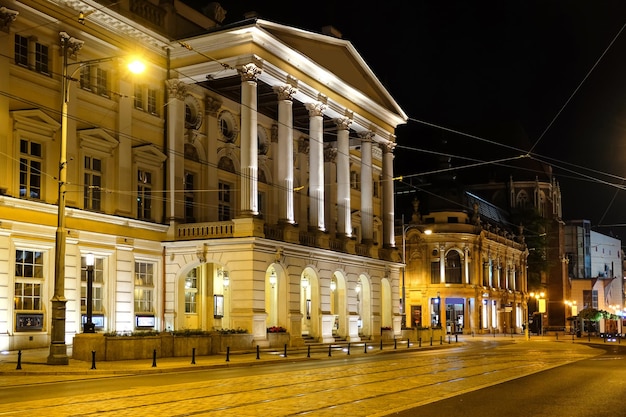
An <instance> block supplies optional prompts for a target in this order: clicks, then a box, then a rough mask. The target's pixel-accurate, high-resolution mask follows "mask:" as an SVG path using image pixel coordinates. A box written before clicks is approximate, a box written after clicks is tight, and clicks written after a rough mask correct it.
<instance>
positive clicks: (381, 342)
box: [380, 339, 383, 350]
mask: <svg viewBox="0 0 626 417" xmlns="http://www.w3.org/2000/svg"><path fill="white" fill-rule="evenodd" d="M380 350H383V339H380Z"/></svg>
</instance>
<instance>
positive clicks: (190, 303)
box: [185, 269, 198, 314]
mask: <svg viewBox="0 0 626 417" xmlns="http://www.w3.org/2000/svg"><path fill="white" fill-rule="evenodd" d="M197 295H198V280H197V278H196V270H195V269H193V270H191V272H189V274H187V276H186V277H185V313H188V314H194V313H196V311H197V304H196V296H197Z"/></svg>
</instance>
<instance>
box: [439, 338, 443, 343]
mask: <svg viewBox="0 0 626 417" xmlns="http://www.w3.org/2000/svg"><path fill="white" fill-rule="evenodd" d="M439 344H440V345H443V336H439Z"/></svg>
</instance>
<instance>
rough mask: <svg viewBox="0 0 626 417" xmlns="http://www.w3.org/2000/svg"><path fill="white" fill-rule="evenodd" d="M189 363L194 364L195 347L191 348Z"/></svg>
mask: <svg viewBox="0 0 626 417" xmlns="http://www.w3.org/2000/svg"><path fill="white" fill-rule="evenodd" d="M191 364H192V365H195V364H196V348H191Z"/></svg>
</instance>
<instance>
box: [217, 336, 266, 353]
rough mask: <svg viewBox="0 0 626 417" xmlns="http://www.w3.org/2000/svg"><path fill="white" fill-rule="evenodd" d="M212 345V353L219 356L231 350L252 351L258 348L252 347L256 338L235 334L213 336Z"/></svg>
mask: <svg viewBox="0 0 626 417" xmlns="http://www.w3.org/2000/svg"><path fill="white" fill-rule="evenodd" d="M211 339H212V345H211V353H212V354H218V353H222V352H226V350H227V348H230V350H231V351H232V350H252V349H254V348H256V347H255V346H252V341H253V340H254V336H253V335H251V334H247V333H241V334H238V333H233V334H213V335H211Z"/></svg>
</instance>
